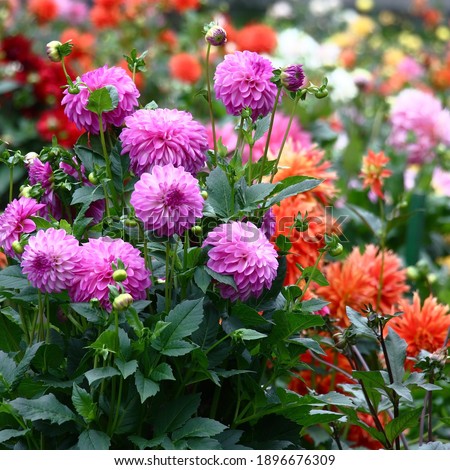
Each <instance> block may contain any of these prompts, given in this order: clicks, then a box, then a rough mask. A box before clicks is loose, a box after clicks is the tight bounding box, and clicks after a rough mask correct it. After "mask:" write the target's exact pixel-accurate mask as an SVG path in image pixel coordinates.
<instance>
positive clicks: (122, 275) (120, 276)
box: [112, 269, 128, 282]
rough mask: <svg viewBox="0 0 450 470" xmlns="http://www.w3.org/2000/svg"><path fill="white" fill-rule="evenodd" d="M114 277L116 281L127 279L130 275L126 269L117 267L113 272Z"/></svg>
mask: <svg viewBox="0 0 450 470" xmlns="http://www.w3.org/2000/svg"><path fill="white" fill-rule="evenodd" d="M112 277H113V279H114V280H115V281H116V282H122V281H125V279H126V278H127V277H128V275H127V272H126V271H125V269H116V270H115V271H114V272H113V275H112Z"/></svg>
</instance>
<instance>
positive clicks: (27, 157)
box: [23, 152, 39, 165]
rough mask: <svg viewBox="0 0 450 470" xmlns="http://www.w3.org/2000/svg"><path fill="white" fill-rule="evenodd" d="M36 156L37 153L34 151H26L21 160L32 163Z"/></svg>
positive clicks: (26, 163) (27, 163)
mask: <svg viewBox="0 0 450 470" xmlns="http://www.w3.org/2000/svg"><path fill="white" fill-rule="evenodd" d="M38 157H39V155H38V154H37V153H36V152H28V153H27V154H26V155H25V156H24V157H23V161H24V162H25V165H31V163H33V161H34V160H35V159H36V158H38Z"/></svg>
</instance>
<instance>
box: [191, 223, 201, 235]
mask: <svg viewBox="0 0 450 470" xmlns="http://www.w3.org/2000/svg"><path fill="white" fill-rule="evenodd" d="M191 230H192V233H193V234H194V235H197V236H200V235H201V234H202V233H203V229H202V228H201V227H200V225H194V226H193V227H192V228H191Z"/></svg>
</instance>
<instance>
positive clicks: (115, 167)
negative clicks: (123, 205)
mask: <svg viewBox="0 0 450 470" xmlns="http://www.w3.org/2000/svg"><path fill="white" fill-rule="evenodd" d="M121 150H122V149H121V146H120V141H118V143H117V144H116V146H115V147H114V148H113V149H112V151H111V154H110V159H111V172H112V175H113V184H114V187H115V188H116V190H117V191H119V192H120V193H123V192H124V180H125V178H126V177H127V176H128V175H129V174H130V172H129V168H130V156H129V154H128V153H126V154H124V155H122V154H121Z"/></svg>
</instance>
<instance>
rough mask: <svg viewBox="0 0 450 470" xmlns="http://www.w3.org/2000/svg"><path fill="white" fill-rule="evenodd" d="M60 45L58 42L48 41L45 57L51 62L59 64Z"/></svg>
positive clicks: (60, 57) (61, 56)
mask: <svg viewBox="0 0 450 470" xmlns="http://www.w3.org/2000/svg"><path fill="white" fill-rule="evenodd" d="M61 46H62V43H61V42H59V41H50V42H49V43H48V44H47V57H48V58H49V59H50V60H51V61H52V62H61V60H62V58H63V55H62V54H61V51H60V49H59V48H60V47H61Z"/></svg>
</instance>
